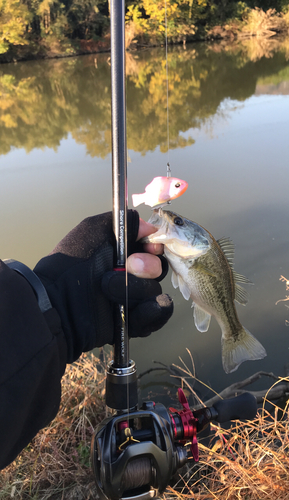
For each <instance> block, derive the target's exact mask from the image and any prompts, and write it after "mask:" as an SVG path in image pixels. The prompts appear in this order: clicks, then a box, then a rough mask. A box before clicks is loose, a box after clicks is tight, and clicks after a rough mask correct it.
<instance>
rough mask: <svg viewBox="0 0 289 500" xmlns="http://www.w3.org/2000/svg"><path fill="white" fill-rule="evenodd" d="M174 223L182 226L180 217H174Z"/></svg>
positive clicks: (182, 222)
mask: <svg viewBox="0 0 289 500" xmlns="http://www.w3.org/2000/svg"><path fill="white" fill-rule="evenodd" d="M174 224H176V225H177V226H183V225H184V221H183V219H182V218H181V217H175V218H174Z"/></svg>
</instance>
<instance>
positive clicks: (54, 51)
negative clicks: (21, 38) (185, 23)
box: [0, 25, 289, 65]
mask: <svg viewBox="0 0 289 500" xmlns="http://www.w3.org/2000/svg"><path fill="white" fill-rule="evenodd" d="M244 28H245V27H244V26H243V27H242V29H241V25H224V26H222V25H216V26H214V27H213V28H211V29H210V30H209V31H208V32H207V34H206V35H203V36H202V35H200V36H199V37H198V36H195V35H194V36H190V37H188V38H184V39H183V40H178V41H170V42H168V45H169V46H180V45H183V47H184V48H185V47H186V45H187V44H188V45H191V44H194V43H201V42H207V43H210V42H218V41H220V42H221V41H226V42H242V41H244V40H248V39H253V38H262V39H271V40H272V39H276V38H280V37H284V38H286V37H287V36H288V34H289V26H287V28H286V29H284V26H283V29H280V30H279V31H277V30H276V31H272V30H270V29H263V30H262V31H261V32H258V31H256V32H254V31H252V30H251V31H250V30H246V29H244ZM39 45H40V50H39V51H38V52H34V51H33V48H34V46H32V50H29V49H28V46H21V47H19V46H17V47H15V48H13V49H15V50H13V49H12V50H11V53H8V54H7V55H6V56H5V54H6V53H5V54H2V55H0V65H2V64H10V63H15V64H16V63H18V62H25V61H41V60H43V61H45V60H51V59H64V58H69V57H78V56H84V55H92V54H102V53H110V33H109V34H107V35H105V36H104V37H103V38H102V39H101V40H99V41H97V42H96V41H94V40H77V41H76V42H75V41H70V40H66V41H64V42H63V47H62V46H61V45H60V44H54V45H52V46H51V47H45V44H43V45H41V43H40V44H39ZM162 46H164V42H163V41H162V42H159V43H156V42H151V43H150V42H148V43H141V42H138V41H135V43H133V44H132V43H130V45H129V46H128V47H127V49H126V51H127V52H131V53H133V52H135V51H137V50H148V49H151V48H155V47H162ZM61 48H62V49H63V50H61ZM27 49H28V50H27Z"/></svg>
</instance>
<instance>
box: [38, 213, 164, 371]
mask: <svg viewBox="0 0 289 500" xmlns="http://www.w3.org/2000/svg"><path fill="white" fill-rule="evenodd" d="M127 219H128V227H127V236H128V237H127V240H128V255H131V254H132V253H135V252H139V251H140V252H142V251H143V245H141V244H140V243H139V242H137V241H136V240H137V236H138V229H139V216H138V213H137V212H136V211H134V210H129V211H128V217H127ZM115 252H116V245H115V236H114V234H113V230H112V214H111V213H105V214H101V215H96V216H94V217H89V218H87V219H85V220H83V221H82V222H81V223H80V224H79V225H78V226H76V227H75V228H74V229H72V231H70V233H68V235H67V236H65V238H64V239H63V240H62V241H61V242H60V243H59V244H58V245H57V246H56V247H55V249H54V250H53V251H52V253H51V254H49V255H48V256H47V257H44V258H43V259H41V260H40V261H39V262H38V264H37V265H36V267H35V269H34V272H35V273H36V274H37V275H38V277H39V278H40V279H41V281H42V283H43V284H44V286H45V288H46V290H47V293H48V295H49V298H50V301H51V303H52V306H53V307H54V308H55V309H56V310H57V312H58V314H59V316H60V318H61V323H62V328H63V330H64V333H65V337H66V341H67V347H68V363H71V362H73V361H74V360H76V359H77V358H78V357H79V356H80V355H81V353H82V352H85V351H89V350H91V349H93V348H94V347H100V346H103V345H104V344H113V343H114V338H113V337H114V324H113V317H114V312H113V310H114V307H113V302H116V303H121V304H124V303H125V273H124V272H122V271H113V268H114V264H115ZM130 258H131V257H130ZM160 258H161V259H162V264H163V265H162V269H163V272H162V274H161V276H160V277H159V279H162V278H164V277H165V275H166V274H167V270H168V265H167V261H166V260H165V259H164V257H160ZM128 276H129V289H128V293H129V296H128V307H129V314H128V335H129V336H130V337H144V336H147V335H149V334H150V333H151V332H153V331H156V330H158V329H160V328H161V327H162V326H163V325H164V324H165V323H166V322H167V321H168V319H169V318H170V317H171V315H172V313H173V302H172V299H171V298H170V297H169V296H168V295H164V294H162V289H161V286H160V284H159V283H158V281H156V280H152V279H143V278H137V277H136V276H134V275H132V274H129V275H128Z"/></svg>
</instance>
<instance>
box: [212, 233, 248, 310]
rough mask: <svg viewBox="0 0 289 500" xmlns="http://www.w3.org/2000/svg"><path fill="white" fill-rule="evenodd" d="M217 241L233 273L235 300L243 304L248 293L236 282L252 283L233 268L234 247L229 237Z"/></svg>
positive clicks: (246, 299) (246, 300)
mask: <svg viewBox="0 0 289 500" xmlns="http://www.w3.org/2000/svg"><path fill="white" fill-rule="evenodd" d="M217 243H218V244H219V246H220V247H221V250H222V252H223V253H224V254H225V257H226V259H227V261H228V263H229V266H230V268H231V270H232V273H233V277H234V283H235V300H236V301H237V302H239V304H242V305H243V306H245V305H246V304H247V302H248V294H247V292H246V290H244V288H242V287H241V286H240V285H237V282H239V283H246V284H248V285H253V283H252V281H250V280H249V279H248V278H246V277H245V276H243V275H242V274H239V273H236V271H235V270H234V253H235V247H234V243H233V242H232V241H231V240H230V238H221V239H219V240H217Z"/></svg>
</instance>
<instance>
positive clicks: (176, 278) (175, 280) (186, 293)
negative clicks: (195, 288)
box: [171, 271, 191, 300]
mask: <svg viewBox="0 0 289 500" xmlns="http://www.w3.org/2000/svg"><path fill="white" fill-rule="evenodd" d="M171 279H172V285H173V287H174V288H178V287H179V289H180V292H181V293H182V295H183V297H184V299H186V300H189V298H190V296H191V291H190V289H189V287H188V285H187V284H186V283H185V282H184V280H183V279H182V278H181V276H180V275H179V274H176V273H175V272H174V271H173V272H172V278H171Z"/></svg>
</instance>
